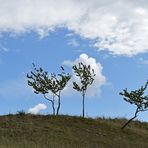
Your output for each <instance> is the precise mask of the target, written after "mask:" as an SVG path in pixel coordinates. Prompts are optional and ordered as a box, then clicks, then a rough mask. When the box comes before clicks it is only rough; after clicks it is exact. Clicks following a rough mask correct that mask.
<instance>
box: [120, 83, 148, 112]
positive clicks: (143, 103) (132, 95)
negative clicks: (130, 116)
mask: <svg viewBox="0 0 148 148" xmlns="http://www.w3.org/2000/svg"><path fill="white" fill-rule="evenodd" d="M147 86H148V81H147V82H146V84H145V85H144V86H141V88H139V89H137V90H134V91H131V92H128V90H127V88H126V89H124V90H123V92H121V93H120V95H122V96H123V97H124V100H125V101H126V102H128V103H130V104H134V105H136V106H137V108H138V111H146V110H148V95H146V96H144V92H145V90H146V89H147Z"/></svg>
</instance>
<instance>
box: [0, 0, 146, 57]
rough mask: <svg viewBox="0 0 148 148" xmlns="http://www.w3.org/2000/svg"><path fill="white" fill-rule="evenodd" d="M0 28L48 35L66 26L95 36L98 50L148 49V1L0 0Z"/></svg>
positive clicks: (129, 51) (130, 53)
mask: <svg viewBox="0 0 148 148" xmlns="http://www.w3.org/2000/svg"><path fill="white" fill-rule="evenodd" d="M0 3H1V5H0V32H1V33H2V32H11V33H16V34H20V33H24V32H30V31H35V32H37V33H38V34H39V35H40V37H41V38H42V37H44V36H47V35H48V33H49V32H50V31H53V30H55V28H59V27H64V28H66V29H68V30H70V31H72V32H73V33H76V34H78V35H80V36H81V37H83V38H87V39H90V40H94V41H95V43H94V45H93V46H95V47H97V48H98V50H99V51H100V50H107V51H109V53H111V54H114V55H126V56H133V55H136V54H139V53H145V52H148V42H147V37H148V2H147V1H144V0H141V1H134V0H133V1H129V0H118V1H116V0H103V1H98V0H91V1H90V0H60V1H59V0H42V1H41V0H32V1H30V0H25V1H24V0H13V1H11V0H5V1H4V0H0Z"/></svg>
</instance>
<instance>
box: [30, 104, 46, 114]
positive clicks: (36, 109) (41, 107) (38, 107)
mask: <svg viewBox="0 0 148 148" xmlns="http://www.w3.org/2000/svg"><path fill="white" fill-rule="evenodd" d="M46 108H47V106H46V105H45V104H37V105H35V106H34V107H32V108H29V109H28V113H30V114H39V113H40V111H42V110H45V109H46Z"/></svg>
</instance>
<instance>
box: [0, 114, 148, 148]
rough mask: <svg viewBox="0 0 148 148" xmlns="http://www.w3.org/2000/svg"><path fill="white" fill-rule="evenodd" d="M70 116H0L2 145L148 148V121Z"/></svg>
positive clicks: (11, 147) (15, 147)
mask: <svg viewBox="0 0 148 148" xmlns="http://www.w3.org/2000/svg"><path fill="white" fill-rule="evenodd" d="M125 122H126V120H125V119H101V118H99V119H82V118H81V117H71V116H57V117H54V116H39V115H38V116H33V115H7V116H1V117H0V148H122V147H123V148H148V123H141V122H139V121H135V122H133V123H132V124H130V125H129V126H128V128H126V129H125V130H124V131H122V130H121V129H120V127H121V125H123V124H124V123H125Z"/></svg>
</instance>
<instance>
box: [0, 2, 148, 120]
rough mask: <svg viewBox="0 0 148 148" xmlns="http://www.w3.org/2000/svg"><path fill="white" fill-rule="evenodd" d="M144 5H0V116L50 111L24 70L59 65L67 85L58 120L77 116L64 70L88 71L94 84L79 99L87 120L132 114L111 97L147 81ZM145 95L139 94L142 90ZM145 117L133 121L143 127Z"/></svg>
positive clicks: (130, 108)
mask: <svg viewBox="0 0 148 148" xmlns="http://www.w3.org/2000/svg"><path fill="white" fill-rule="evenodd" d="M147 38H148V2H147V1H144V0H133V1H129V0H118V1H116V0H104V1H101V0H60V1H59V0H42V1H40V0H32V1H30V0H13V1H12V0H0V69H1V73H0V115H4V114H9V113H16V112H17V111H20V110H24V111H25V112H32V113H34V114H36V113H43V114H49V113H51V112H52V109H51V104H49V102H48V101H46V100H45V99H44V98H43V96H42V95H36V94H34V93H33V91H32V89H31V88H30V87H29V86H28V85H27V78H26V75H27V73H29V72H30V71H31V70H32V63H35V64H36V66H37V67H42V68H43V69H44V70H47V71H48V72H49V74H50V73H52V72H56V73H59V72H60V66H61V65H62V66H64V68H65V70H66V72H69V73H71V74H72V79H71V81H70V82H69V83H68V85H67V87H66V88H65V90H64V91H63V92H62V96H61V97H62V98H61V109H60V113H61V114H69V115H78V116H79V115H81V114H82V97H81V95H80V94H79V93H78V92H76V91H74V90H73V89H72V81H73V80H77V78H76V77H75V76H74V73H73V71H72V70H71V67H72V65H74V64H77V63H78V62H83V63H85V64H86V65H91V66H92V68H93V69H94V70H95V73H96V77H95V80H94V83H93V84H92V86H90V87H89V88H88V91H87V95H86V99H85V109H86V110H85V114H86V116H87V117H111V118H115V117H121V118H122V117H123V118H130V117H132V116H133V115H134V111H135V106H134V105H130V104H128V103H127V102H125V101H124V100H123V98H122V96H120V95H119V92H121V91H122V90H123V89H124V88H128V90H135V89H138V88H139V87H140V86H141V85H143V84H145V82H146V81H147V79H148V70H147V68H148V42H147ZM146 93H147V91H146ZM147 115H148V113H147V112H144V113H140V114H139V116H138V118H137V119H139V120H142V121H148V118H147Z"/></svg>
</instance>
